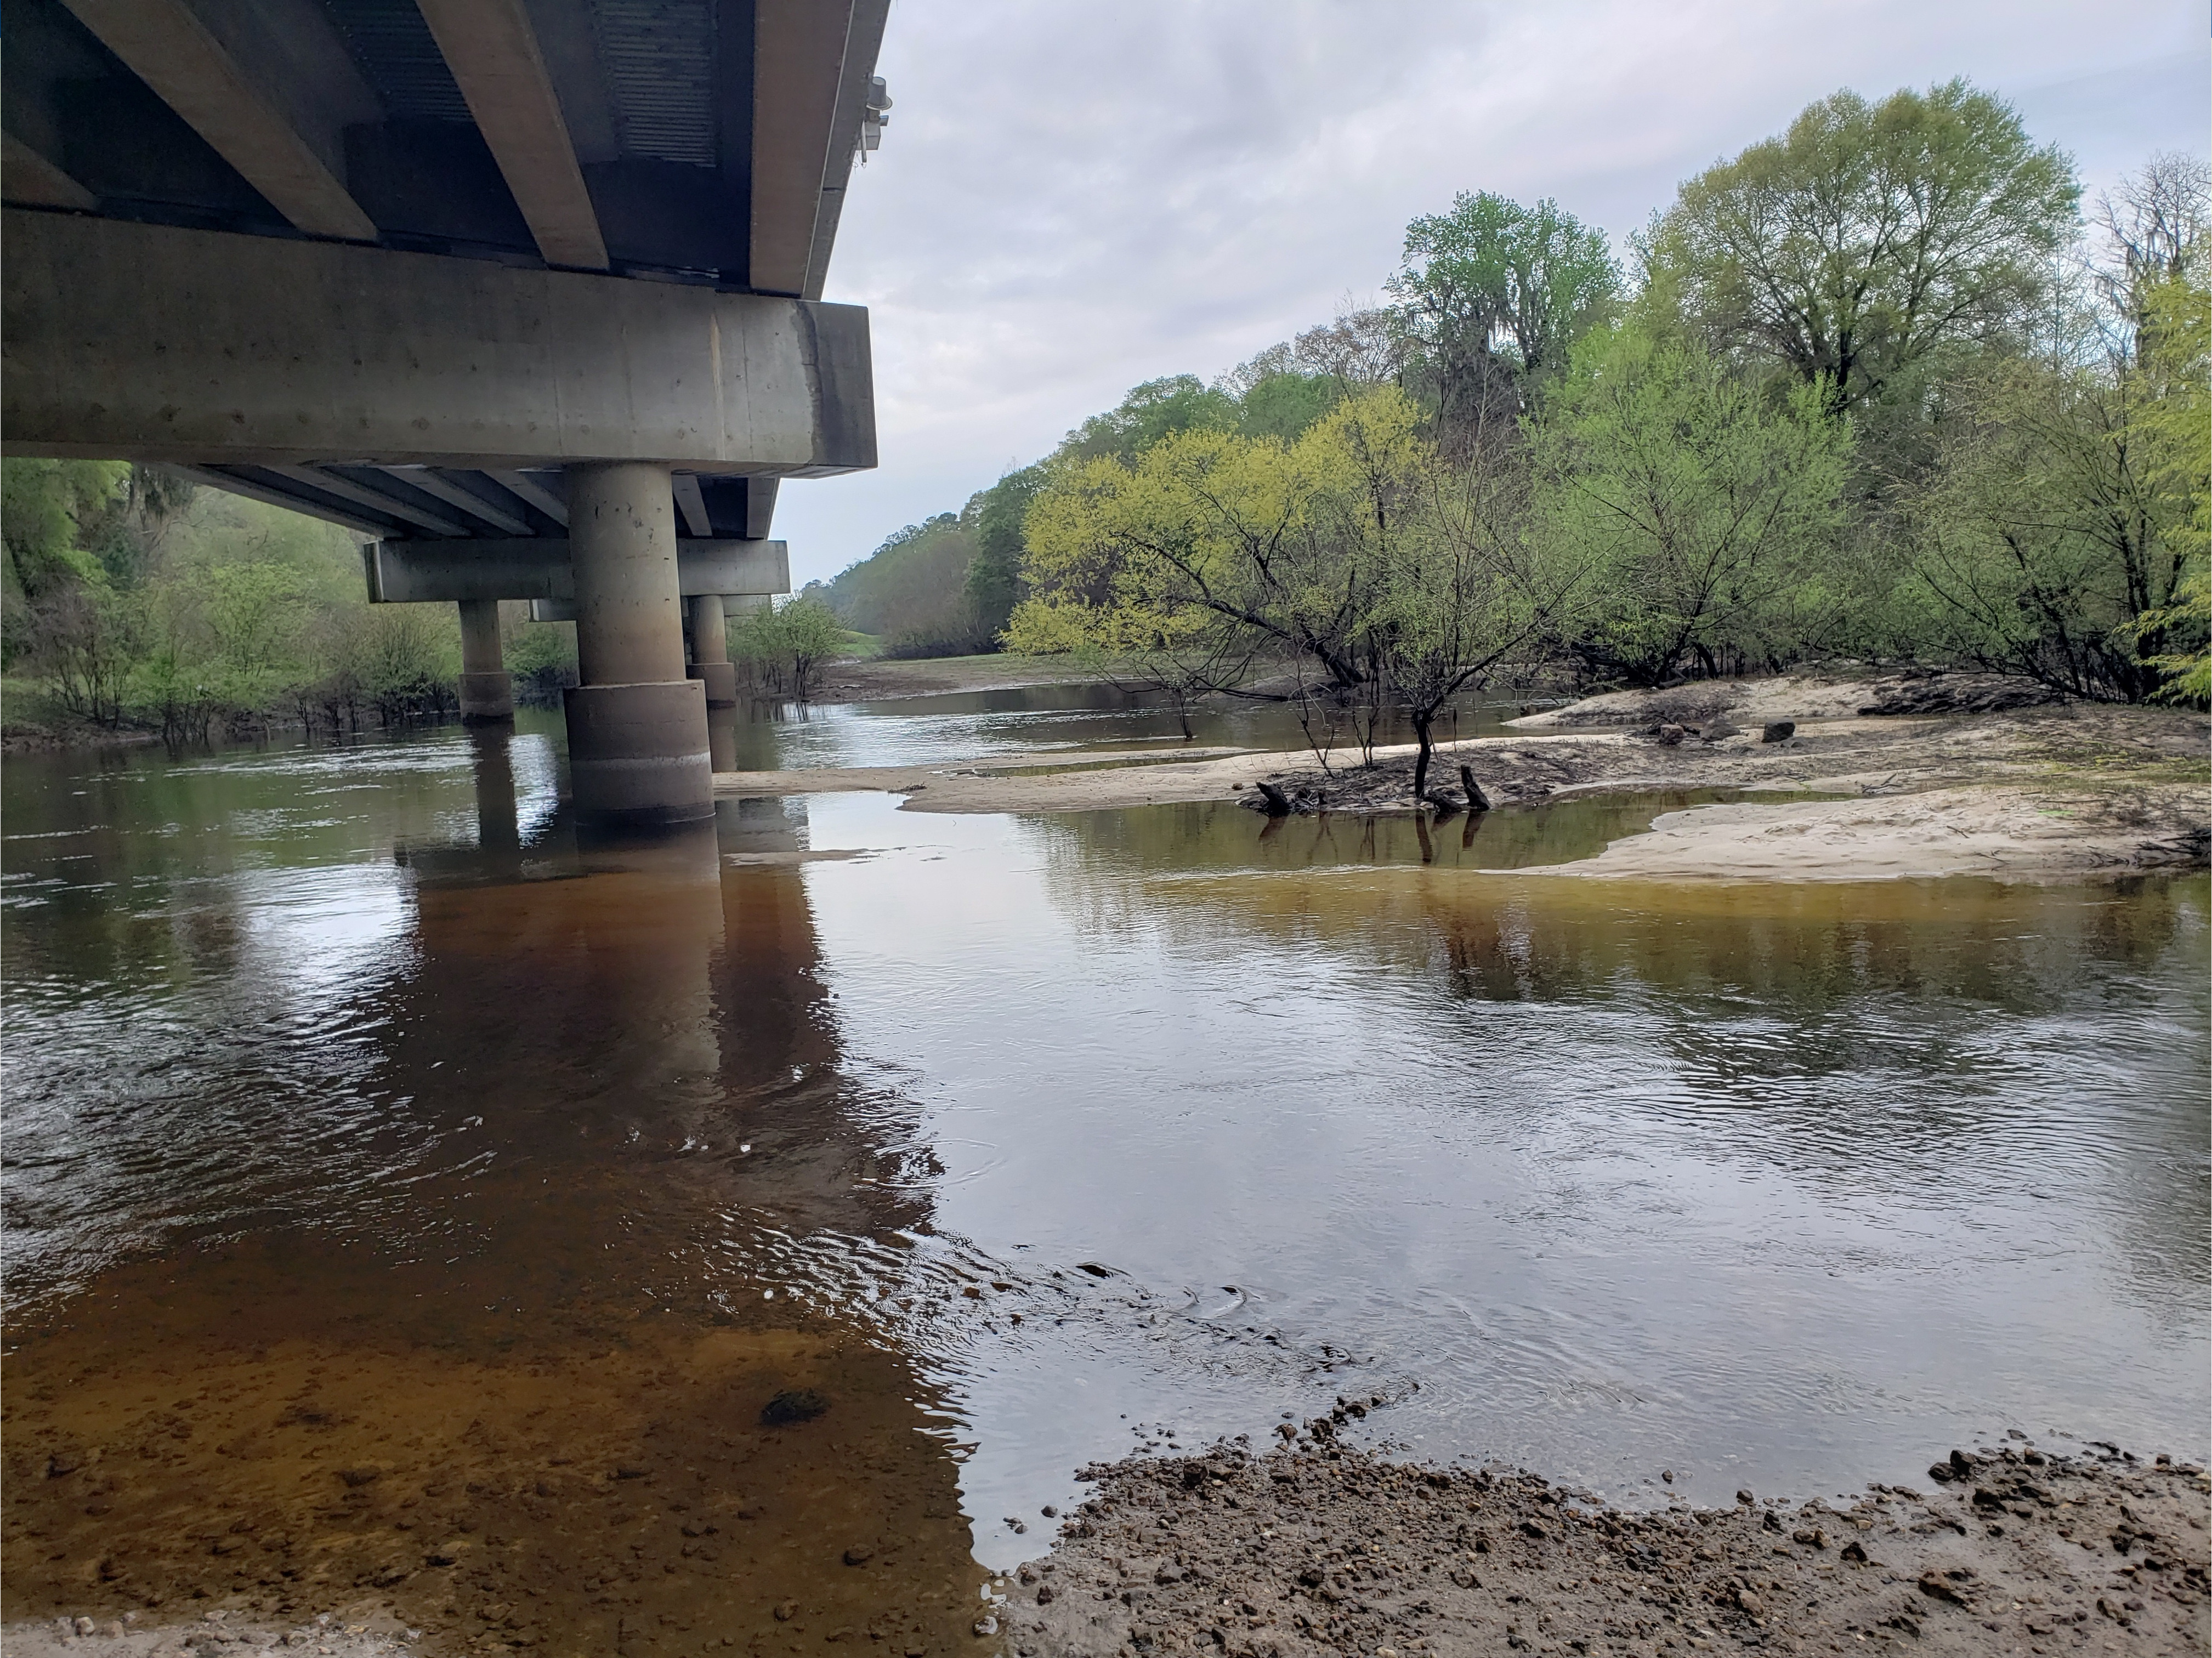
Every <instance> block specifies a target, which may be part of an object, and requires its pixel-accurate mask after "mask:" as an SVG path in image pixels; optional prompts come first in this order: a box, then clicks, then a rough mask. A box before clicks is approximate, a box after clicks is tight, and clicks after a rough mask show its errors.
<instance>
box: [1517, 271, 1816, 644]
mask: <svg viewBox="0 0 2212 1658" xmlns="http://www.w3.org/2000/svg"><path fill="white" fill-rule="evenodd" d="M1826 402H1827V398H1826V387H1825V386H1823V385H1822V384H1821V383H1820V382H1818V381H1814V382H1808V383H1802V384H1799V385H1796V386H1790V387H1787V388H1784V389H1783V390H1782V391H1781V392H1779V394H1777V393H1776V392H1772V391H1770V390H1767V389H1764V388H1761V387H1759V386H1756V385H1753V384H1749V383H1747V381H1746V380H1744V379H1743V378H1742V377H1741V375H1739V374H1735V372H1733V371H1732V370H1731V369H1730V367H1729V365H1728V364H1727V363H1725V362H1723V361H1722V360H1721V359H1719V358H1717V357H1716V356H1714V355H1711V354H1710V353H1709V352H1707V351H1705V350H1704V349H1702V348H1700V347H1699V345H1698V344H1697V343H1695V342H1694V341H1689V340H1684V339H1680V338H1676V337H1667V336H1666V335H1664V334H1663V333H1662V331H1659V330H1657V329H1655V328H1654V327H1653V326H1651V325H1650V321H1649V319H1647V318H1645V317H1644V316H1643V315H1641V314H1638V315H1636V316H1632V318H1631V319H1628V320H1626V321H1625V322H1623V323H1621V324H1620V325H1616V326H1614V327H1613V328H1610V329H1606V330H1603V331H1599V332H1596V333H1594V334H1592V335H1590V336H1589V337H1588V338H1586V339H1585V340H1584V341H1583V343H1582V345H1581V346H1580V347H1579V348H1578V349H1577V351H1576V353H1575V361H1574V372H1573V374H1571V375H1570V376H1569V377H1568V379H1567V380H1565V382H1563V383H1562V385H1561V386H1559V389H1558V390H1557V392H1555V393H1554V395H1553V398H1552V400H1551V404H1550V407H1549V409H1548V410H1547V416H1546V418H1545V419H1544V421H1543V422H1542V424H1541V428H1540V436H1539V440H1538V449H1539V453H1538V457H1537V465H1538V468H1539V472H1538V488H1539V489H1540V492H1541V498H1540V500H1539V502H1538V507H1537V510H1538V512H1539V513H1540V514H1541V519H1542V524H1541V531H1540V532H1541V534H1543V535H1545V536H1547V537H1552V538H1553V539H1554V540H1555V541H1556V542H1557V544H1559V546H1560V547H1561V548H1562V549H1565V550H1571V551H1568V552H1566V553H1565V556H1567V557H1569V558H1570V559H1571V560H1579V559H1587V560H1588V561H1589V562H1590V564H1591V565H1592V566H1593V567H1594V568H1595V571H1596V572H1597V575H1596V578H1595V580H1596V582H1597V585H1598V586H1599V588H1600V589H1601V592H1602V593H1603V595H1604V596H1603V598H1602V599H1601V601H1599V602H1598V604H1596V606H1595V609H1594V610H1593V611H1592V612H1591V614H1590V616H1589V627H1588V630H1587V631H1586V632H1584V633H1583V634H1582V635H1580V636H1578V637H1577V640H1576V641H1574V643H1575V647H1576V648H1577V651H1578V652H1579V653H1581V654H1583V656H1584V657H1585V659H1588V660H1589V662H1590V663H1591V664H1592V665H1594V666H1595V667H1597V668H1599V669H1600V670H1601V671H1607V672H1609V673H1615V674H1619V675H1621V676H1623V677H1626V678H1628V679H1629V680H1631V681H1632V682H1633V683H1638V684H1643V685H1656V684H1660V683H1664V682H1665V681H1666V680H1667V679H1668V678H1669V677H1671V676H1673V675H1674V673H1676V672H1677V671H1679V670H1680V669H1681V668H1682V667H1683V666H1684V665H1691V666H1693V667H1695V668H1696V669H1697V670H1698V671H1701V672H1703V673H1705V674H1708V675H1711V674H1715V673H1718V672H1721V671H1734V670H1740V669H1741V666H1742V665H1745V664H1746V663H1747V662H1753V661H1760V660H1762V659H1763V660H1765V662H1766V664H1767V665H1772V663H1773V662H1774V660H1775V659H1777V658H1778V657H1779V656H1780V655H1781V654H1783V653H1784V652H1786V650H1787V648H1788V647H1789V645H1790V643H1791V641H1793V639H1794V638H1795V637H1796V636H1798V635H1800V633H1801V632H1802V627H1803V616H1802V612H1803V610H1805V608H1806V607H1808V606H1811V605H1814V604H1817V603H1818V601H1819V597H1820V592H1821V589H1822V581H1823V574H1824V571H1823V567H1824V563H1825V556H1826V554H1827V553H1828V552H1829V551H1830V550H1831V549H1832V544H1833V537H1834V534H1835V531H1836V529H1837V527H1838V523H1839V521H1840V519H1841V503H1840V499H1839V497H1840V495H1841V491H1842V488H1843V483H1844V472H1845V468H1846V464H1847V460H1848V458H1849V455H1850V433H1849V431H1848V429H1847V428H1845V427H1844V425H1843V424H1842V423H1840V422H1835V421H1832V420H1830V419H1828V418H1827V417H1826Z"/></svg>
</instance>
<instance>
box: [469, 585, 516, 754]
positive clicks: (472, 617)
mask: <svg viewBox="0 0 2212 1658" xmlns="http://www.w3.org/2000/svg"><path fill="white" fill-rule="evenodd" d="M460 611H461V723H462V724H464V725H468V726H481V725H487V724H489V723H491V722H493V721H495V720H512V719H513V718H514V682H513V680H512V679H510V678H508V677H507V661H506V659H505V658H504V657H503V656H502V655H501V653H500V643H499V601H498V600H497V599H495V598H465V599H463V600H462V601H461V603H460Z"/></svg>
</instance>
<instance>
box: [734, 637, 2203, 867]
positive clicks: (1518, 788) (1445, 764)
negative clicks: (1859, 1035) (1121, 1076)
mask: <svg viewBox="0 0 2212 1658" xmlns="http://www.w3.org/2000/svg"><path fill="white" fill-rule="evenodd" d="M1783 722H1788V724H1789V726H1790V729H1789V731H1788V732H1787V734H1786V735H1785V734H1784V733H1783V732H1781V731H1780V729H1779V727H1780V726H1781V725H1782V723H1783ZM1512 723H1513V726H1514V734H1513V735H1510V736H1504V737H1492V738H1478V739H1474V740H1470V741H1467V742H1462V743H1459V744H1452V745H1449V746H1448V747H1446V748H1445V749H1443V750H1441V751H1440V753H1439V755H1438V763H1437V768H1436V770H1435V772H1434V773H1433V774H1432V777H1431V786H1432V789H1440V790H1443V791H1448V792H1449V793H1450V794H1451V796H1452V797H1453V798H1455V799H1456V798H1457V796H1458V793H1459V785H1458V779H1459V768H1460V767H1461V766H1462V764H1464V765H1466V766H1467V767H1468V768H1469V769H1470V770H1471V771H1472V772H1473V773H1474V778H1475V780H1476V782H1477V783H1478V784H1479V786H1480V787H1481V788H1482V789H1483V791H1484V793H1486V795H1487V797H1488V798H1489V799H1491V800H1492V803H1493V804H1494V805H1497V806H1498V807H1500V808H1503V809H1510V808H1511V807H1512V806H1515V805H1526V804H1530V803H1533V802H1535V801H1539V800H1546V799H1559V798H1561V797H1563V796H1567V795H1571V794H1574V793H1589V792H1593V791H1610V792H1615V793H1622V792H1638V791H1657V790H1680V789H1686V788H1687V789H1697V788H1712V789H1735V790H1753V791H1773V792H1775V793H1777V794H1778V795H1789V796H1794V797H1796V798H1792V799H1777V800H1776V801H1775V802H1773V803H1772V804H1771V805H1770V804H1764V803H1739V804H1735V805H1711V806H1703V807H1698V808H1694V809H1692V810H1690V811H1679V812H1672V813H1668V814H1667V815H1666V816H1664V817H1659V818H1658V819H1656V821H1655V822H1654V823H1653V824H1652V826H1651V829H1650V831H1649V832H1648V833H1645V834H1642V835H1632V836H1630V837H1628V838H1626V839H1625V840H1621V841H1615V842H1613V845H1612V846H1611V847H1607V850H1606V851H1605V852H1604V853H1602V854H1601V855H1600V856H1599V857H1596V858H1593V859H1585V860H1583V861H1581V862H1577V863H1573V864H1565V865H1552V866H1549V867H1547V868H1544V869H1541V870H1533V871H1532V870H1522V871H1520V872H1517V873H1516V878H1527V877H1528V876H1530V875H1536V874H1541V875H1559V876H1572V877H1575V878H1596V879H1603V878H1613V877H1633V878H1646V879H1651V878H1657V879H1716V878H1717V879H1736V880H1796V881H1803V880H1869V879H1882V878H1900V877H1923V878H1924V877H1938V876H1948V875H1982V876H1990V877H1995V878H2001V879H2006V880H2079V879H2084V878H2099V877H2110V876H2116V875H2124V874H2129V873H2139V872H2147V871H2154V870H2175V869H2188V868H2195V867H2201V866H2203V864H2204V863H2205V861H2206V854H2207V849H2208V846H2212V764H2209V763H2208V745H2212V722H2208V721H2207V720H2206V719H2205V718H2204V716H2203V715H2202V714H2192V713H2188V712H2185V711H2182V710H2179V709H2171V708H2120V707H2114V706H2110V705H2106V704H2092V703H2076V704H2061V703H2056V702H2054V701H2052V700H2051V696H2050V694H2049V693H2048V692H2047V691H2045V690H2044V689H2042V688H2040V687H2039V686H2036V685H2033V684H2031V683H2027V682H2024V681H2019V680H2010V679H2003V678H2000V677H1996V676H1992V675H1964V674H1962V675H1940V674H1918V675H1914V676H1911V677H1899V678H1894V679H1887V680H1851V679H1838V678H1834V677H1809V676H1800V677H1784V678H1775V679H1766V680H1752V681H1735V682H1714V683H1710V684H1705V685H1699V686H1694V687H1684V688H1680V689H1674V690H1669V691H1662V692H1657V693H1651V694H1642V693H1615V694H1613V695H1606V696H1601V697H1593V698H1590V699H1589V700H1587V701H1583V702H1578V703H1576V704H1573V705H1572V706H1571V707H1568V708H1559V709H1554V710H1552V711H1550V712H1548V713H1545V714H1535V715H1532V716H1530V717H1528V718H1526V719H1522V720H1516V721H1514V722H1512ZM1353 757H1354V758H1355V759H1356V756H1353ZM1412 772H1413V750H1412V749H1411V748H1410V747H1395V748H1386V749H1381V750H1377V751H1376V756H1375V763H1374V764H1373V765H1372V766H1358V765H1356V764H1354V765H1352V766H1349V767H1347V766H1346V765H1344V764H1342V763H1334V764H1333V765H1332V768H1331V769H1330V770H1329V771H1328V772H1324V771H1322V768H1320V767H1319V765H1318V764H1317V763H1316V762H1315V760H1314V758H1313V756H1312V755H1311V754H1310V753H1297V754H1290V753H1281V752H1249V751H1247V752H1238V751H1235V750H1221V749H1193V748H1188V747H1184V746H1182V745H1173V746H1158V747H1152V748H1147V749H1143V750H1121V751H1116V752H1107V753H1069V754H1066V755H1061V756H1051V755H1042V756H1041V755H1036V754H1028V755H1012V756H996V757H988V756H987V757H984V758H981V759H979V760H977V761H975V762H971V763H969V764H966V765H961V766H939V767H921V766H881V767H854V768H840V769H823V770H811V771H788V772H741V773H724V774H719V775H718V776H717V777H716V778H715V789H716V792H717V793H722V794H729V795H774V794H811V793H827V792H835V791H839V790H853V789H869V790H887V791H889V792H891V793H898V794H903V795H905V796H906V797H907V799H906V802H905V805H906V808H907V810H908V811H950V812H970V811H1008V812H1061V811H1097V810H1102V809H1105V808H1110V807H1121V806H1137V805H1160V804H1164V803H1168V802H1174V801H1187V800H1207V799H1223V798H1231V799H1246V800H1251V799H1254V798H1255V795H1254V790H1255V786H1256V785H1257V784H1258V783H1260V782H1261V781H1263V780H1264V781H1267V782H1271V783H1273V784H1275V785H1276V786H1278V787H1279V788H1280V789H1282V790H1283V791H1284V793H1285V794H1286V795H1288V796H1290V797H1291V798H1292V799H1294V800H1295V801H1296V803H1297V806H1298V808H1299V809H1300V810H1301V811H1350V812H1363V813H1371V812H1407V811H1413V809H1414V807H1413V799H1412ZM1814 796H1825V797H1828V798H1826V799H1814V798H1809V797H1814Z"/></svg>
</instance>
